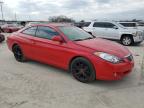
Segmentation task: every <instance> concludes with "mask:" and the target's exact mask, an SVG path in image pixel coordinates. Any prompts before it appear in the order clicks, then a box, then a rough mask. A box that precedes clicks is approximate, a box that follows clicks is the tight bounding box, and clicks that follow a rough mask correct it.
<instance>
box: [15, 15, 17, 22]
mask: <svg viewBox="0 0 144 108" xmlns="http://www.w3.org/2000/svg"><path fill="white" fill-rule="evenodd" d="M15 21H17V14H16V13H15Z"/></svg>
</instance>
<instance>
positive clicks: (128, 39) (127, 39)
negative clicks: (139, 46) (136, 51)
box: [123, 37, 131, 45]
mask: <svg viewBox="0 0 144 108" xmlns="http://www.w3.org/2000/svg"><path fill="white" fill-rule="evenodd" d="M123 44H124V45H130V44H131V38H129V37H125V38H123Z"/></svg>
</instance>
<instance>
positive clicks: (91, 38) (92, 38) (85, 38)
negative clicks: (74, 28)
mask: <svg viewBox="0 0 144 108" xmlns="http://www.w3.org/2000/svg"><path fill="white" fill-rule="evenodd" d="M93 38H94V37H88V38H85V39H83V40H88V39H93Z"/></svg>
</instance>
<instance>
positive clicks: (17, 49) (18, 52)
mask: <svg viewBox="0 0 144 108" xmlns="http://www.w3.org/2000/svg"><path fill="white" fill-rule="evenodd" d="M13 54H14V57H15V59H16V60H17V61H18V62H24V61H26V59H25V57H24V54H23V52H22V50H21V48H20V46H18V45H15V46H14V47H13Z"/></svg>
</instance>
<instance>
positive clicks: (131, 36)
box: [120, 34, 134, 41]
mask: <svg viewBox="0 0 144 108" xmlns="http://www.w3.org/2000/svg"><path fill="white" fill-rule="evenodd" d="M124 36H130V38H131V39H132V40H133V41H134V39H133V35H132V34H122V35H121V37H120V40H122V38H123V37H124Z"/></svg>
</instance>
